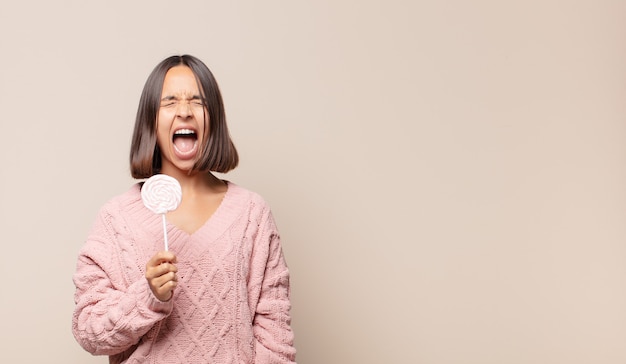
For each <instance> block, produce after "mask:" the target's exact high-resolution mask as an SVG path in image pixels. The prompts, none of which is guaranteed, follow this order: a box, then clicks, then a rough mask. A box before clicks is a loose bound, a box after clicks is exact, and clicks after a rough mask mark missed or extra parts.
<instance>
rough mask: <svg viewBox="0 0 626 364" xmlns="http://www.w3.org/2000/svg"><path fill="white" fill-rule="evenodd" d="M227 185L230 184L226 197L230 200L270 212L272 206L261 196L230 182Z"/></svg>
mask: <svg viewBox="0 0 626 364" xmlns="http://www.w3.org/2000/svg"><path fill="white" fill-rule="evenodd" d="M226 183H227V184H228V192H227V193H226V196H227V197H228V198H229V199H231V200H233V201H235V202H237V203H238V204H240V205H245V206H247V207H248V208H251V209H254V210H256V209H258V210H262V211H268V212H269V210H270V205H269V203H268V202H267V201H266V200H265V199H264V198H263V197H262V196H261V195H260V194H258V193H257V192H254V191H251V190H249V189H247V188H245V187H242V186H239V185H237V184H235V183H233V182H230V181H226Z"/></svg>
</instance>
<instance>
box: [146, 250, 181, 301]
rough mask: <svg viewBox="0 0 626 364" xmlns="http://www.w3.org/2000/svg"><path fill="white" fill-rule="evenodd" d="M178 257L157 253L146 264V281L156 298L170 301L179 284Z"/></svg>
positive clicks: (165, 252) (168, 253) (163, 252)
mask: <svg viewBox="0 0 626 364" xmlns="http://www.w3.org/2000/svg"><path fill="white" fill-rule="evenodd" d="M174 263H176V255H174V254H173V253H172V252H169V251H162V252H158V253H156V254H155V255H154V256H153V257H152V258H150V260H149V261H148V264H146V280H148V285H149V286H150V289H151V290H152V293H153V294H154V296H155V297H156V298H158V299H159V300H160V301H162V302H166V301H169V300H170V299H171V298H172V296H173V295H174V288H176V285H177V284H178V277H177V275H176V272H177V271H178V268H176V265H174Z"/></svg>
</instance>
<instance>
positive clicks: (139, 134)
mask: <svg viewBox="0 0 626 364" xmlns="http://www.w3.org/2000/svg"><path fill="white" fill-rule="evenodd" d="M180 65H183V66H187V67H189V68H190V69H191V71H192V72H193V74H194V75H195V76H196V80H197V82H198V87H199V89H200V92H201V93H202V95H201V96H202V101H203V103H204V107H205V109H206V110H207V112H208V115H205V118H207V119H208V123H206V122H205V123H204V125H205V127H204V128H205V135H207V130H206V129H207V128H208V138H205V139H204V143H203V145H201V146H200V152H199V158H198V160H197V161H196V163H195V165H194V167H193V171H201V172H210V171H214V172H220V173H226V172H228V171H230V170H232V169H234V168H235V167H237V164H238V163H239V155H238V154H237V149H236V148H235V145H234V144H233V142H232V140H231V138H230V134H229V132H228V127H227V126H226V113H225V111H224V102H223V101H222V94H221V93H220V90H219V87H218V85H217V81H215V78H214V77H213V74H212V73H211V71H210V70H209V68H208V67H207V66H206V65H205V64H204V63H203V62H202V61H200V60H199V59H198V58H196V57H193V56H190V55H182V56H171V57H168V58H166V59H164V60H163V61H162V62H161V63H159V64H158V65H157V66H156V67H155V68H154V70H152V73H150V76H148V79H147V80H146V84H145V85H144V87H143V92H142V93H141V99H140V100H139V107H138V109H137V117H136V119H135V129H134V131H133V138H132V143H131V146H130V172H131V175H132V176H133V177H134V178H138V179H141V178H149V177H151V176H153V175H155V174H157V173H159V172H160V170H161V150H160V149H159V146H158V144H157V136H156V129H157V115H158V112H159V107H160V103H161V93H162V92H163V81H164V80H165V74H166V73H167V71H169V70H170V68H172V67H175V66H180ZM207 124H208V125H207Z"/></svg>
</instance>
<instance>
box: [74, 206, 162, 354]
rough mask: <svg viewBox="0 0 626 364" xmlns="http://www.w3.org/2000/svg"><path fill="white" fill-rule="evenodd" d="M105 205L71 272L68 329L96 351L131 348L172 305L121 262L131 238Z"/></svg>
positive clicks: (135, 269) (116, 351)
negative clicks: (71, 304)
mask: <svg viewBox="0 0 626 364" xmlns="http://www.w3.org/2000/svg"><path fill="white" fill-rule="evenodd" d="M106 207H107V206H105V208H103V209H102V210H101V212H100V214H99V217H98V219H97V220H96V223H95V224H94V226H93V228H92V231H91V233H90V235H89V237H88V239H87V241H86V243H85V244H84V246H83V248H82V249H81V251H80V254H79V258H78V263H77V267H76V272H75V274H74V284H75V286H76V291H75V297H74V300H75V303H76V306H75V310H74V315H73V319H72V331H73V334H74V336H75V338H76V340H77V341H78V342H79V343H80V345H81V346H82V347H83V348H84V349H85V350H87V351H89V352H91V353H92V354H96V355H115V354H119V353H122V352H124V351H125V350H127V349H129V348H131V347H132V346H133V345H135V344H137V343H138V342H139V340H140V339H141V338H142V337H143V336H144V335H145V334H146V333H147V332H148V331H149V330H150V329H151V328H153V327H154V326H155V324H157V323H158V322H160V321H161V320H162V319H163V318H165V317H167V315H168V314H169V313H170V312H171V311H172V305H173V304H172V302H161V301H159V300H158V299H157V298H156V297H154V295H153V294H152V292H151V291H150V288H149V287H148V284H147V282H146V280H145V279H142V278H143V272H141V269H140V267H139V266H138V264H134V267H133V264H124V262H128V261H129V260H132V258H130V257H129V255H130V256H132V252H131V251H132V249H131V248H130V247H129V246H128V242H129V241H130V240H132V237H131V236H129V235H130V234H129V233H128V232H127V231H125V229H124V228H123V227H124V226H125V225H124V224H120V223H119V221H118V220H119V219H120V218H119V217H115V216H114V214H113V213H110V212H109V210H108V209H107V208H106ZM109 207H110V206H109Z"/></svg>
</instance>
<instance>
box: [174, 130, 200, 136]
mask: <svg viewBox="0 0 626 364" xmlns="http://www.w3.org/2000/svg"><path fill="white" fill-rule="evenodd" d="M195 133H196V132H195V131H193V130H191V129H180V130H176V131H175V132H174V135H190V134H195Z"/></svg>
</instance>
